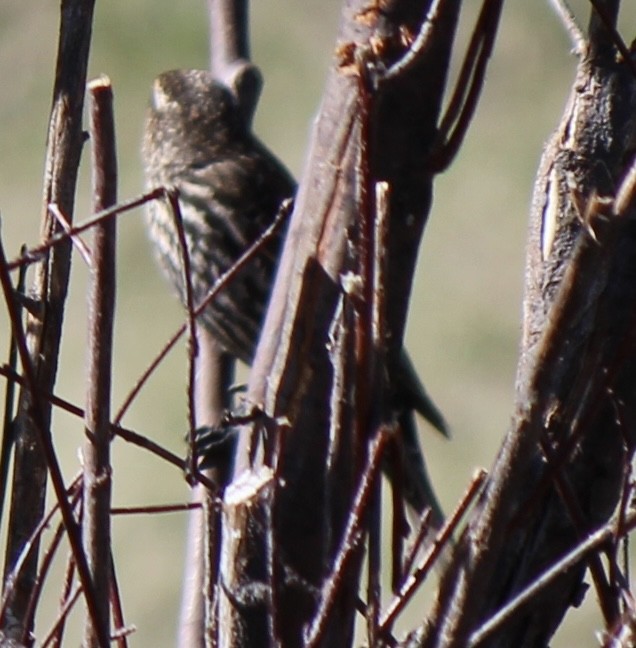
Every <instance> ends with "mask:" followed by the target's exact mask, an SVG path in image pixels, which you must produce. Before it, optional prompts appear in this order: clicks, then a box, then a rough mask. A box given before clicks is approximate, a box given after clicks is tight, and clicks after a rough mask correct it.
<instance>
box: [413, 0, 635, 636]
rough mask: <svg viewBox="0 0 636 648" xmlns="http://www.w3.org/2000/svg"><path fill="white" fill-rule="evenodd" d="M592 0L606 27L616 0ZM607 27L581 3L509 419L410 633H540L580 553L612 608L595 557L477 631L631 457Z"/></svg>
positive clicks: (629, 209)
mask: <svg viewBox="0 0 636 648" xmlns="http://www.w3.org/2000/svg"><path fill="white" fill-rule="evenodd" d="M601 4H603V6H604V9H605V13H606V14H607V17H608V18H609V25H613V26H614V27H615V25H616V15H617V11H618V5H619V3H618V2H605V3H601ZM607 25H608V23H606V22H605V21H603V20H601V19H600V17H599V15H598V14H597V13H596V12H593V14H592V18H591V21H590V25H589V29H588V34H587V38H585V39H584V40H583V41H581V45H582V48H581V51H580V63H579V66H578V70H577V75H576V79H575V82H574V85H573V89H572V94H571V96H570V99H569V102H568V105H567V107H566V111H565V114H564V116H563V119H562V121H561V124H560V126H559V128H558V129H557V131H556V133H555V135H554V136H553V138H552V139H551V141H550V143H549V144H548V146H547V147H546V149H545V152H544V155H543V159H542V162H541V167H540V170H539V173H538V177H537V182H536V185H535V193H534V200H533V205H532V213H531V219H530V231H529V242H528V259H527V265H526V286H525V297H524V328H523V340H522V347H521V355H520V361H519V370H518V376H517V395H516V404H515V413H514V417H513V422H512V427H511V430H510V432H509V433H508V436H507V438H506V439H505V441H504V444H503V446H502V449H501V451H500V453H499V456H498V458H497V460H496V462H495V465H494V467H493V470H492V474H491V478H490V481H489V483H488V486H487V488H486V490H485V492H484V494H483V495H482V497H481V500H480V502H479V505H478V506H477V507H476V509H475V511H474V512H473V514H472V516H471V518H470V520H469V524H468V526H467V528H466V529H465V531H464V533H463V535H462V538H461V541H460V543H459V546H458V549H457V552H456V555H455V559H454V564H453V565H452V566H451V568H450V569H449V570H448V571H447V573H446V574H445V576H444V579H443V582H442V585H441V589H440V594H439V597H438V604H437V608H436V610H435V612H434V615H433V617H432V618H431V619H430V620H429V621H430V623H429V625H428V630H427V631H426V632H425V638H424V639H423V641H422V642H421V643H420V644H419V645H423V646H466V645H480V646H481V645H484V646H485V645H487V646H512V645H514V646H545V645H547V644H548V642H549V640H550V637H551V636H552V634H553V633H554V631H555V630H556V628H557V627H558V625H559V623H560V622H561V620H562V618H563V615H564V614H565V613H566V611H567V610H568V608H569V607H570V606H576V605H578V604H579V602H580V599H581V596H582V595H583V592H584V586H583V583H582V579H583V574H584V572H585V568H586V566H588V567H590V569H591V573H592V576H593V578H594V581H595V584H596V587H597V590H598V596H599V598H600V601H601V607H602V610H603V613H604V616H605V622H606V624H607V625H608V627H609V626H611V625H613V624H614V623H616V622H617V621H618V599H617V589H616V588H615V583H609V584H608V582H607V576H606V575H605V573H604V572H603V571H602V569H601V563H600V560H599V558H598V556H596V555H593V556H591V557H590V556H587V561H580V562H578V563H576V565H574V566H571V567H570V568H569V569H568V570H565V571H564V572H563V573H561V574H560V575H559V577H558V578H557V579H556V580H554V581H552V582H550V583H549V584H547V585H546V586H545V587H544V588H542V589H541V590H540V592H538V593H537V594H536V595H535V596H534V597H533V598H532V600H531V601H530V602H528V603H527V604H526V605H524V606H522V607H519V608H517V609H516V610H515V611H514V613H512V614H510V615H508V617H507V618H506V619H505V621H503V622H501V623H500V624H499V625H498V626H497V627H496V629H491V631H490V632H489V634H488V635H484V634H481V633H480V631H479V627H480V623H481V622H483V621H484V620H485V619H487V618H488V617H489V616H491V615H492V614H494V613H495V612H496V611H497V610H498V609H499V608H500V607H501V606H502V605H503V604H504V603H505V602H507V601H509V600H510V599H511V598H512V597H513V596H514V595H515V594H517V593H518V592H520V591H521V590H522V589H523V588H525V587H526V586H528V585H529V584H530V583H531V582H533V581H534V580H535V579H537V578H538V577H539V576H540V575H541V574H542V573H543V572H544V571H545V570H547V569H548V568H549V567H551V566H552V565H553V564H554V563H555V562H556V561H557V560H558V559H559V558H561V557H562V556H563V555H564V554H565V553H567V552H568V551H570V550H572V548H573V547H575V546H576V545H577V544H578V543H579V542H581V541H583V540H584V539H585V538H586V537H587V536H588V534H590V533H591V532H592V531H594V530H596V529H597V528H598V527H600V526H601V525H602V524H604V523H605V522H606V521H607V520H608V519H609V518H610V516H611V514H612V512H613V511H614V509H615V507H616V506H617V504H618V503H619V502H620V500H621V494H622V485H623V482H624V476H625V471H626V470H627V464H628V462H629V459H630V457H631V448H632V446H633V438H632V430H631V421H633V420H634V419H633V417H634V414H635V413H636V412H635V407H636V401H635V398H634V392H633V385H634V380H636V346H635V342H636V339H635V338H634V334H633V330H634V322H635V317H636V291H635V287H636V284H635V279H636V274H635V267H634V263H633V259H634V255H635V254H636V230H635V229H634V225H633V217H634V214H635V208H636V198H635V194H634V176H633V173H634V171H633V167H632V166H631V165H632V164H633V154H634V142H636V139H635V138H636V122H635V120H634V115H635V114H636V112H635V111H636V78H635V76H634V71H633V66H632V63H631V61H629V60H626V59H624V58H623V57H622V56H621V55H620V54H619V53H618V52H617V49H616V46H615V32H614V33H612V31H611V30H610V29H609V28H608V26H607ZM630 169H631V170H630ZM614 569H616V570H617V569H618V568H617V566H616V565H615V563H614V564H612V570H614ZM614 573H618V571H614Z"/></svg>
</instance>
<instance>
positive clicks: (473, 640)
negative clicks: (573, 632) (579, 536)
mask: <svg viewBox="0 0 636 648" xmlns="http://www.w3.org/2000/svg"><path fill="white" fill-rule="evenodd" d="M634 528H636V512H631V513H630V514H629V515H628V516H627V518H626V519H625V527H624V529H625V531H626V532H627V531H631V530H633V529H634ZM615 531H616V521H615V520H613V519H612V520H610V521H609V522H608V523H607V524H605V525H604V526H602V527H601V528H600V529H599V530H598V531H596V532H595V533H593V534H592V535H590V536H589V537H588V538H587V539H586V540H585V541H583V542H581V543H580V544H578V545H577V546H576V547H575V548H574V549H572V551H570V552H569V553H568V554H566V555H565V556H564V557H563V558H561V560H559V561H558V562H556V563H555V564H554V565H552V567H550V569H548V570H547V571H545V572H544V573H543V574H542V575H541V576H539V577H538V578H537V579H536V580H534V581H533V582H532V583H531V584H530V585H528V586H527V587H525V588H524V589H523V590H522V591H521V592H519V594H517V595H516V596H515V597H514V598H513V599H512V600H511V601H510V602H508V603H507V604H506V605H504V606H503V607H502V608H501V609H500V610H498V611H497V613H496V614H494V615H493V616H492V617H490V619H488V620H487V621H486V622H484V623H483V624H481V626H480V627H479V628H478V629H477V630H475V632H473V633H472V635H471V636H470V643H469V646H470V647H471V648H472V647H473V646H478V645H479V644H480V643H482V642H483V641H485V640H486V639H488V638H489V637H490V636H491V635H492V634H493V632H495V631H496V630H498V629H500V628H501V627H502V626H503V625H504V624H505V623H506V622H507V621H508V620H509V619H511V618H514V617H515V616H516V615H517V614H518V612H519V610H520V609H521V608H523V607H524V606H526V605H528V604H529V603H532V602H533V601H534V600H536V597H537V595H538V594H540V592H541V591H542V590H543V589H544V588H546V587H547V586H548V585H550V584H551V583H553V582H554V581H555V580H557V579H558V578H560V577H562V576H563V574H565V573H566V572H568V571H569V570H571V569H574V568H576V567H578V565H579V564H580V563H581V561H583V560H585V559H586V558H587V557H588V556H589V554H590V553H592V552H595V551H597V550H598V549H600V548H601V547H603V545H605V544H606V543H607V542H611V541H612V540H613V536H614V533H615Z"/></svg>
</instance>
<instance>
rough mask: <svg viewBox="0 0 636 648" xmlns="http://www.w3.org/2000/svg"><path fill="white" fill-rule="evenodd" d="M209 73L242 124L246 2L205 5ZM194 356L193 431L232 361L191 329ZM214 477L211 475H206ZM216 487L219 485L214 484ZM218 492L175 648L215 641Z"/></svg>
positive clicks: (211, 416)
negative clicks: (229, 94) (235, 103)
mask: <svg viewBox="0 0 636 648" xmlns="http://www.w3.org/2000/svg"><path fill="white" fill-rule="evenodd" d="M208 12H209V25H210V69H211V70H212V72H213V73H214V75H215V76H216V77H217V78H218V79H219V80H220V81H222V82H223V83H225V84H226V85H227V86H228V87H230V88H232V89H233V91H234V93H235V95H236V97H237V99H238V100H239V104H240V105H241V107H242V108H243V110H244V112H245V116H246V119H247V121H248V122H251V118H252V116H253V114H254V111H255V109H256V102H257V101H258V96H259V94H260V87H261V80H260V73H259V72H258V69H257V68H256V67H255V66H253V65H251V64H250V63H249V38H248V32H249V30H248V0H208ZM196 326H197V330H196V339H197V341H198V353H197V354H196V357H195V358H193V359H191V361H193V362H194V363H195V364H194V372H193V375H194V377H195V380H194V384H193V386H192V388H193V390H194V404H195V407H194V410H195V411H194V416H195V420H196V426H197V428H200V427H203V426H215V425H218V423H219V421H220V420H221V417H222V415H223V412H224V411H225V410H226V409H227V408H228V407H229V406H230V400H229V397H228V389H229V387H230V385H231V384H232V381H233V379H234V363H235V361H234V359H233V358H231V357H230V356H228V355H227V354H226V353H225V352H224V351H223V349H221V347H220V346H219V344H218V343H217V341H216V340H215V339H214V336H213V335H212V334H211V333H210V331H208V330H207V329H205V327H204V326H201V325H200V324H198V323H197V324H196ZM212 477H214V476H212ZM220 486H223V485H222V484H220ZM217 496H218V493H212V492H208V491H207V490H206V489H205V488H204V487H202V486H196V487H195V489H194V491H193V494H192V499H193V501H194V502H201V503H202V504H203V508H202V509H196V510H194V511H192V512H191V513H190V520H189V525H188V538H187V548H186V568H185V574H184V587H183V595H182V600H181V613H180V619H179V632H178V635H179V638H178V643H179V645H180V646H200V645H203V642H204V641H206V642H207V643H208V645H210V643H214V642H215V635H216V632H217V630H216V605H217V603H216V601H217V577H218V564H219V550H220V538H221V526H220V525H221V518H220V514H219V512H218V510H217V507H216V505H215V500H216V498H217Z"/></svg>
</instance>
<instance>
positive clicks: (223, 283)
mask: <svg viewBox="0 0 636 648" xmlns="http://www.w3.org/2000/svg"><path fill="white" fill-rule="evenodd" d="M289 207H290V205H287V207H286V208H284V209H281V211H280V212H279V213H278V215H277V217H276V220H275V221H274V222H273V223H272V224H271V225H270V226H269V227H268V228H267V229H266V230H265V232H263V234H262V236H260V237H259V238H258V239H257V240H256V241H254V243H253V244H252V245H250V247H249V248H247V250H245V252H244V253H243V254H242V255H241V256H240V257H239V259H238V260H237V261H236V263H235V264H234V265H233V266H232V267H231V268H230V269H229V270H228V271H227V272H225V273H224V274H222V275H221V276H220V277H219V278H218V280H217V281H216V282H215V283H214V286H212V288H211V289H210V290H209V292H208V294H207V295H206V296H205V298H204V299H203V301H202V302H201V303H200V304H199V305H198V306H197V307H196V308H195V309H194V315H195V317H198V316H199V315H200V314H201V313H202V312H203V311H204V310H205V309H206V307H207V306H208V304H209V303H210V302H211V301H212V300H213V299H215V298H216V296H217V295H218V294H219V293H220V292H221V291H222V290H224V289H225V288H226V287H227V285H228V284H229V283H230V282H231V281H233V279H234V278H235V277H236V275H237V274H239V273H240V272H241V271H242V270H243V268H244V267H245V266H246V265H247V264H248V263H250V262H251V261H252V260H253V259H254V258H255V257H256V255H257V254H258V253H259V252H260V251H261V250H262V248H263V246H265V245H266V244H267V243H268V242H269V241H270V240H271V238H272V237H273V236H275V235H276V234H277V232H278V231H279V229H280V228H281V227H282V225H283V223H284V222H285V221H286V220H287V217H288V215H289ZM186 330H187V324H182V325H181V326H180V327H179V329H178V330H177V331H176V332H175V333H174V335H173V336H172V337H171V338H170V339H169V340H168V342H167V343H166V345H165V346H164V348H163V349H162V350H161V351H160V352H159V354H158V355H157V357H156V358H155V359H154V360H153V361H152V362H151V363H150V365H149V366H148V368H147V369H146V371H145V372H144V373H143V374H142V375H141V376H140V378H139V379H138V380H137V382H136V383H135V386H134V387H133V388H132V389H131V390H130V393H129V394H128V396H127V397H126V398H125V400H124V402H123V404H122V405H121V407H120V408H119V410H118V412H117V414H116V415H115V419H114V420H115V423H118V422H120V421H121V419H122V418H123V417H124V414H125V413H126V412H127V410H128V408H129V407H130V406H131V405H132V402H133V401H134V400H135V398H136V397H137V395H138V394H139V392H140V391H141V389H142V387H143V386H144V385H145V383H146V382H147V380H148V379H149V378H150V376H151V375H152V374H153V372H154V371H155V369H156V368H157V367H158V366H159V365H160V364H161V361H162V360H163V359H164V358H165V356H166V355H167V354H168V352H169V351H170V350H171V349H172V347H174V345H175V344H176V343H177V342H178V341H179V339H180V338H181V336H182V335H183V334H184V333H185V332H186Z"/></svg>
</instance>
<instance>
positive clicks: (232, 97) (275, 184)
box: [142, 69, 448, 527]
mask: <svg viewBox="0 0 636 648" xmlns="http://www.w3.org/2000/svg"><path fill="white" fill-rule="evenodd" d="M142 157H143V163H144V170H145V178H146V186H147V188H148V189H155V188H157V187H164V188H172V189H176V190H177V191H178V199H179V205H180V211H181V215H182V220H183V229H184V232H185V238H186V242H187V246H188V252H189V257H190V266H191V267H190V270H191V277H190V279H191V285H192V294H193V298H194V302H195V304H197V303H200V302H201V300H203V298H204V297H205V296H206V294H207V293H208V291H209V290H210V288H211V287H212V286H213V285H214V283H215V282H216V281H217V280H218V279H219V277H220V276H221V275H222V274H223V273H224V272H226V271H227V270H229V269H230V268H231V267H232V266H233V265H234V264H235V263H236V261H237V260H238V259H239V257H240V256H241V254H242V253H243V252H244V251H245V250H246V249H247V248H248V247H249V246H250V245H251V244H252V243H253V242H254V241H256V240H257V239H258V238H259V237H260V236H261V234H262V233H263V232H264V231H265V230H266V228H267V227H268V226H269V225H270V224H271V223H272V222H273V221H274V220H275V218H276V217H277V215H278V214H279V211H280V209H281V205H282V204H283V203H284V202H285V201H286V200H288V199H290V198H292V197H293V196H294V195H295V193H296V182H295V180H294V178H293V176H292V175H291V173H290V172H289V171H288V170H287V169H286V168H285V166H284V165H283V164H282V163H281V162H280V161H279V160H278V158H277V157H276V156H275V155H274V153H272V152H271V151H270V150H269V149H268V148H267V147H266V146H265V145H264V144H263V143H262V142H261V141H260V140H259V139H258V138H257V137H256V136H255V135H254V133H253V132H252V130H251V124H250V120H249V119H248V117H247V116H246V115H245V111H244V110H242V109H241V106H240V105H239V104H238V99H237V97H236V94H235V93H233V92H232V90H231V89H230V88H229V87H228V86H226V85H225V84H224V83H222V82H220V81H219V80H217V79H216V78H215V77H214V75H213V74H212V73H211V72H209V71H206V70H188V69H177V70H170V71H167V72H164V73H162V74H161V75H159V76H158V77H157V79H156V80H155V81H154V84H153V88H152V93H151V100H150V106H149V108H148V111H147V115H146V119H145V124H144V136H143V145H142ZM146 220H147V225H148V233H149V238H150V240H151V242H152V244H153V245H154V249H155V254H156V257H157V258H158V260H159V265H160V266H161V267H162V269H163V271H164V273H165V274H166V276H167V278H168V280H169V282H170V283H171V284H172V286H173V288H174V289H175V290H176V292H177V293H178V295H179V296H180V298H181V300H182V301H183V302H185V298H186V297H185V286H184V281H183V276H184V275H183V261H182V252H181V249H180V245H179V239H178V235H177V230H176V227H175V223H174V215H173V214H172V211H171V209H170V207H169V206H168V204H166V202H165V201H162V200H155V201H152V202H150V203H149V204H148V208H147V218H146ZM283 238H284V231H280V232H279V233H278V234H277V235H275V236H273V237H272V238H271V239H269V240H268V241H267V243H266V244H265V245H264V246H263V248H262V249H261V250H260V251H259V253H258V254H257V255H256V257H255V258H254V259H253V260H251V261H250V263H249V264H246V266H245V267H244V268H242V270H241V272H240V273H239V274H238V275H237V276H236V277H235V279H234V280H233V281H232V282H231V283H230V284H228V285H227V286H226V289H223V290H221V291H220V292H219V293H218V294H217V295H216V297H215V299H213V300H212V301H211V302H210V303H209V304H208V305H207V306H206V307H205V309H204V310H203V312H202V313H201V318H202V323H203V325H204V326H205V327H207V328H208V329H209V331H210V332H211V333H212V335H213V336H214V337H215V339H216V340H217V342H218V343H219V344H220V346H221V347H222V349H223V350H224V351H225V352H226V353H228V354H229V355H230V356H232V357H234V358H236V359H238V360H240V361H242V362H243V363H245V364H247V365H249V364H251V362H252V360H253V358H254V354H255V350H256V345H257V343H258V339H259V335H260V330H261V327H262V324H263V320H264V317H265V312H266V308H267V305H268V302H269V297H270V294H271V290H272V286H273V282H274V276H275V272H276V267H277V262H278V257H279V254H280V251H281V246H282V242H283ZM396 373H397V376H395V378H394V383H395V387H396V393H398V396H397V397H396V399H395V409H396V410H397V411H396V419H397V420H398V422H399V425H400V431H401V436H400V439H401V443H400V444H399V445H400V447H401V452H402V460H401V461H400V462H398V465H402V467H403V468H402V469H403V475H402V479H401V482H402V484H403V493H404V498H405V500H406V501H407V504H409V505H410V506H411V507H412V508H413V509H414V511H415V512H417V513H419V514H421V513H422V512H423V511H425V510H427V509H430V511H431V518H430V519H431V521H432V524H433V525H434V526H436V527H439V526H441V523H442V521H443V513H442V509H441V507H440V505H439V503H438V501H437V498H436V496H435V494H434V491H433V489H432V487H431V485H430V481H429V479H428V473H427V470H426V465H425V462H424V457H423V454H422V451H421V448H420V444H419V440H418V437H417V427H416V424H415V417H414V414H413V412H414V411H417V412H418V413H419V414H420V415H421V416H422V417H423V418H424V419H426V420H427V421H428V422H429V423H430V424H431V425H432V426H433V427H434V428H436V429H437V430H438V431H440V432H442V433H443V434H444V435H448V426H447V424H446V422H445V420H444V417H443V416H442V414H441V412H440V411H439V410H438V409H437V407H436V406H435V405H434V403H433V402H432V400H431V399H430V397H429V396H428V394H427V393H426V391H425V389H424V387H423V385H422V383H421V382H420V381H419V379H418V377H417V374H416V372H415V370H414V368H413V366H412V364H411V362H410V360H409V358H408V356H407V354H406V352H403V353H402V355H401V360H400V362H399V370H398V371H397V372H396ZM204 437H205V435H204ZM225 437H226V433H225V432H221V431H219V430H215V429H211V430H208V437H207V447H209V448H211V447H214V446H215V445H216V444H217V442H218V441H219V439H221V440H224V439H225ZM202 447H206V441H205V439H204V440H203V441H202Z"/></svg>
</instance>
